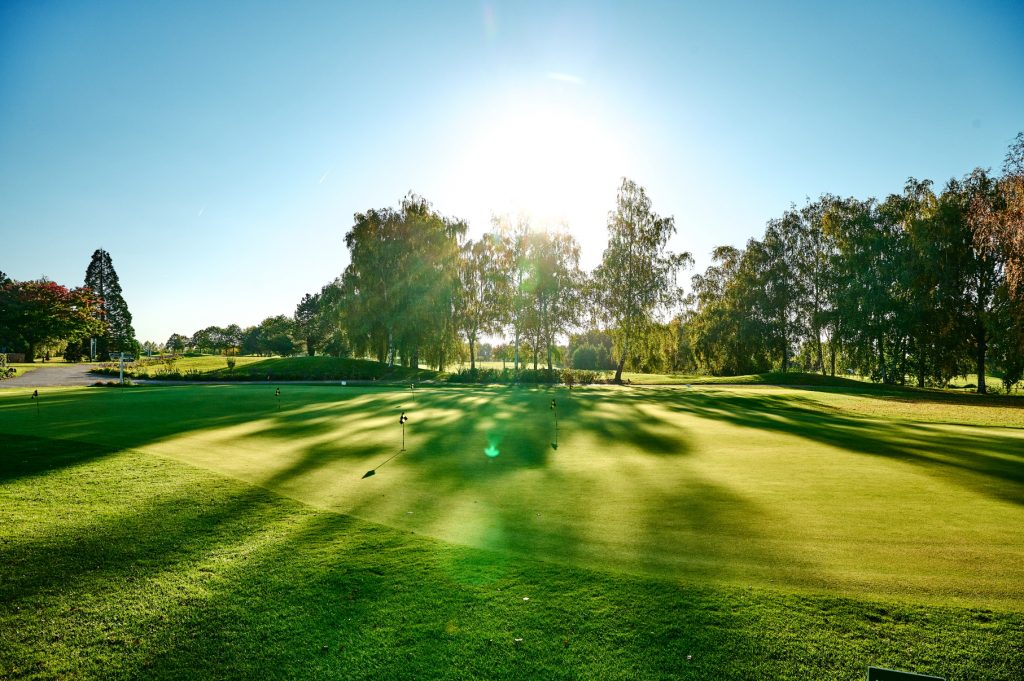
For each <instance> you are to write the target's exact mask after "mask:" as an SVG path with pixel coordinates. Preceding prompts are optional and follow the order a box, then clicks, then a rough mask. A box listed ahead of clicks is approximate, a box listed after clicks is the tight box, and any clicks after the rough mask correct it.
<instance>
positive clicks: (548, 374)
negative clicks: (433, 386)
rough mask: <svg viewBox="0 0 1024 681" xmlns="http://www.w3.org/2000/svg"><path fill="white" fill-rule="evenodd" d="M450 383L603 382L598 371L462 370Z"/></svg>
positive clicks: (449, 377) (452, 375)
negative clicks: (517, 371)
mask: <svg viewBox="0 0 1024 681" xmlns="http://www.w3.org/2000/svg"><path fill="white" fill-rule="evenodd" d="M447 380H448V382H449V383H530V384H536V383H564V384H566V385H568V386H570V387H571V386H573V385H590V384H592V383H600V382H603V381H601V380H600V379H599V374H598V373H597V372H596V371H587V370H584V369H553V370H551V371H548V370H547V369H521V370H520V371H519V373H518V374H517V373H516V372H515V371H513V370H512V369H508V368H505V369H460V370H459V371H456V372H455V373H452V374H448V379H447Z"/></svg>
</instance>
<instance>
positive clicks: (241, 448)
mask: <svg viewBox="0 0 1024 681" xmlns="http://www.w3.org/2000/svg"><path fill="white" fill-rule="evenodd" d="M23 393H24V391H15V390H0V434H2V437H3V442H4V448H3V450H2V452H3V453H2V455H0V497H2V498H0V641H2V643H3V645H0V669H4V670H5V671H6V670H13V671H11V672H10V675H11V676H14V677H18V676H21V675H26V676H33V675H36V676H41V677H65V676H86V677H103V676H106V677H109V676H139V675H145V676H172V677H184V676H198V675H208V676H209V675H214V676H218V677H228V678H241V677H252V676H265V675H272V676H275V675H276V676H282V677H283V676H289V677H310V676H312V677H317V676H342V677H347V678H659V677H661V678H737V679H739V678H805V677H808V676H814V677H815V678H835V679H840V678H856V677H859V676H860V675H862V674H863V668H864V666H866V665H867V664H875V665H878V666H885V667H894V668H902V669H910V670H914V671H919V672H924V673H933V674H938V675H945V676H947V677H948V678H972V679H975V678H992V679H1014V678H1022V676H1021V672H1020V670H1021V669H1024V649H1021V648H1020V645H1019V643H1020V640H1021V635H1022V632H1024V605H1022V604H1024V561H1021V560H1020V557H1021V556H1022V555H1024V536H1022V535H1021V533H1020V532H1019V528H1020V527H1021V526H1024V507H1022V505H1021V503H1020V500H1021V499H1022V498H1024V466H1022V456H1024V455H1022V452H1024V410H1021V409H1020V408H1019V407H1017V406H1014V405H1011V404H1009V403H1008V402H1007V401H1005V400H1003V401H1001V402H999V404H995V405H991V404H989V403H986V402H979V401H975V400H969V399H968V398H967V396H961V397H960V398H959V399H961V400H962V403H956V402H950V401H949V400H948V399H946V397H947V396H944V395H938V396H936V395H932V394H929V393H920V394H915V393H909V394H903V393H901V394H898V395H890V394H886V393H873V392H865V391H860V392H857V393H850V392H846V391H841V390H836V389H833V388H821V389H817V388H815V389H808V388H787V387H778V386H775V387H771V386H708V387H694V388H686V387H685V386H666V387H639V388H632V389H631V388H619V387H596V386H595V387H591V388H586V389H574V390H573V391H571V392H570V391H568V390H566V389H564V388H559V389H550V390H545V389H525V388H507V387H501V388H466V387H439V388H416V389H415V390H411V389H403V390H395V389H386V388H371V387H352V386H349V387H345V388H343V387H341V386H281V395H280V397H278V396H277V395H276V394H275V388H274V387H271V386H251V385H228V386H215V385H197V386H155V387H140V388H137V389H134V390H130V391H107V390H93V389H87V388H80V389H51V390H47V391H45V392H42V393H41V397H42V402H41V404H40V405H39V409H38V412H37V411H36V406H35V405H34V404H32V403H31V401H30V400H29V399H28V396H27V394H23ZM950 397H955V396H950ZM553 398H554V399H556V401H557V412H553V411H552V410H551V409H550V402H551V400H552V399H553ZM400 410H404V411H406V412H407V414H408V415H409V417H410V421H409V423H408V424H407V426H406V445H407V451H406V452H404V453H401V454H399V452H398V449H399V446H400V442H401V439H400V438H401V430H400V426H399V424H398V418H397V417H398V414H399V413H400ZM556 413H557V415H558V418H559V422H558V430H557V432H556V431H555V424H554V416H555V414H556ZM43 434H45V437H41V435H43ZM555 444H557V448H556V447H554V446H553V445H555ZM396 454H398V456H395V455H396ZM370 469H373V470H376V471H377V474H376V475H375V476H373V477H370V478H368V479H363V474H364V473H365V472H366V471H367V470H370ZM524 599H529V600H524ZM516 639H522V640H521V641H516ZM687 656H690V659H687Z"/></svg>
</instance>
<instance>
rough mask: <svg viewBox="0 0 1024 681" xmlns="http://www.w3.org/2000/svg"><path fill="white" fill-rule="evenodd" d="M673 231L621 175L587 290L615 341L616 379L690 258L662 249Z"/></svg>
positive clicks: (675, 292) (671, 298) (675, 297)
mask: <svg viewBox="0 0 1024 681" xmlns="http://www.w3.org/2000/svg"><path fill="white" fill-rule="evenodd" d="M675 231H676V227H675V222H674V220H673V219H672V218H671V217H667V218H665V217H661V216H659V215H658V214H656V213H655V212H654V211H653V210H652V209H651V201H650V199H649V198H648V197H647V192H646V191H644V188H643V187H641V186H640V185H638V184H636V183H635V182H633V181H631V180H628V179H625V178H624V179H623V180H622V185H621V186H620V187H619V193H618V197H617V199H616V208H615V210H614V211H613V212H612V213H611V214H610V215H609V218H608V246H607V248H606V249H605V251H604V255H603V258H602V261H601V264H600V265H599V266H598V268H597V270H596V271H595V272H594V285H593V288H592V290H593V293H594V297H595V300H596V302H597V308H598V311H599V313H600V314H601V316H602V318H603V319H604V321H605V322H606V323H607V324H608V325H609V327H610V329H611V330H612V334H613V338H614V339H615V343H616V349H617V353H618V356H619V363H618V366H617V367H616V370H615V380H616V381H620V380H621V378H622V369H623V367H624V365H625V363H626V359H627V358H628V357H630V356H631V353H635V352H636V351H637V349H638V346H642V345H643V344H644V343H647V342H649V341H650V339H651V329H652V327H653V325H654V323H655V314H656V313H658V312H659V311H661V310H664V309H668V308H671V307H672V306H674V305H675V304H676V303H677V302H678V301H679V298H680V292H679V289H678V287H677V285H676V274H677V273H678V272H679V270H680V269H682V268H683V267H685V266H687V265H688V264H690V263H692V258H691V257H690V254H689V253H681V254H673V253H671V252H669V251H668V250H667V246H668V240H669V238H671V237H672V235H673V234H675Z"/></svg>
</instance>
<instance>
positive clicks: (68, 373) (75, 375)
mask: <svg viewBox="0 0 1024 681" xmlns="http://www.w3.org/2000/svg"><path fill="white" fill-rule="evenodd" d="M90 369H92V367H91V366H89V365H87V364H48V365H44V366H40V367H39V368H38V369H33V370H32V371H28V372H26V373H24V374H22V375H21V376H18V377H17V378H8V379H7V380H4V381H0V388H50V387H53V386H73V385H92V384H93V383H95V382H96V381H99V380H101V378H100V377H99V376H93V375H92V374H90V373H89V370H90ZM103 380H109V379H107V378H104V379H103Z"/></svg>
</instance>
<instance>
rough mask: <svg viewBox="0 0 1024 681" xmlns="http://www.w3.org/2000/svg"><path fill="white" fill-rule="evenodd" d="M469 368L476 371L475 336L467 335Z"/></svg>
mask: <svg viewBox="0 0 1024 681" xmlns="http://www.w3.org/2000/svg"><path fill="white" fill-rule="evenodd" d="M469 370H470V371H476V338H475V337H474V336H470V337H469Z"/></svg>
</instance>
